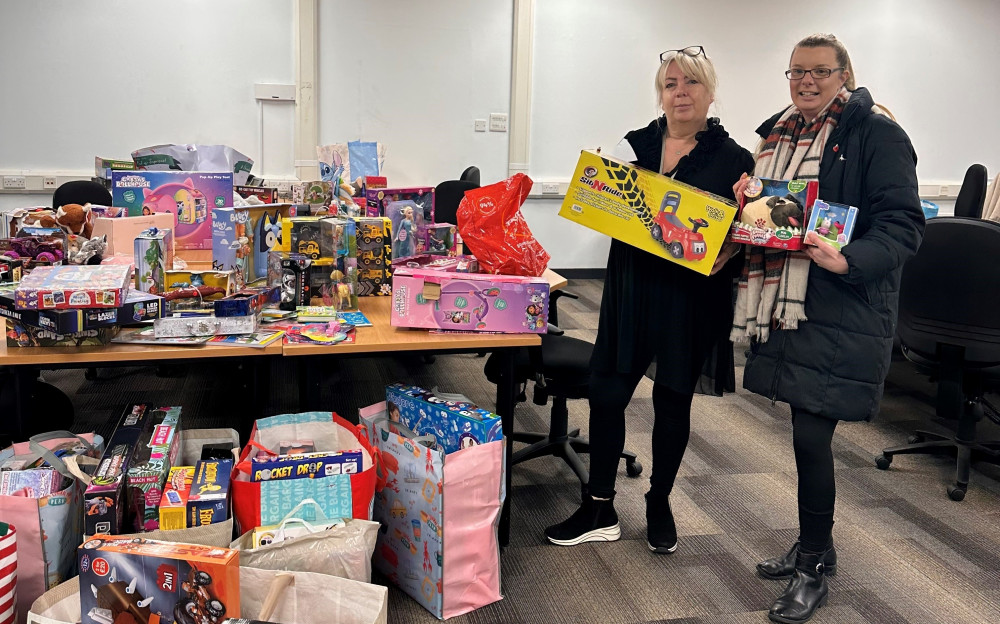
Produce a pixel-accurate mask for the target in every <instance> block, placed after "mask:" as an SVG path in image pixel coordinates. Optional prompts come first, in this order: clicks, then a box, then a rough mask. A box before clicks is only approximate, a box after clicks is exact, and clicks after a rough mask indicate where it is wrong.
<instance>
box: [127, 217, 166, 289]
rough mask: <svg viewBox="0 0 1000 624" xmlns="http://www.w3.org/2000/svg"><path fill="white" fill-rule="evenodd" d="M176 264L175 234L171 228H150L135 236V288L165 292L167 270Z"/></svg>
mask: <svg viewBox="0 0 1000 624" xmlns="http://www.w3.org/2000/svg"><path fill="white" fill-rule="evenodd" d="M173 266H174V235H173V232H171V231H170V230H169V229H166V230H160V229H157V228H150V229H148V230H143V231H142V232H140V233H139V235H138V236H136V237H135V289H136V290H138V291H141V292H147V293H151V294H154V295H159V294H161V293H163V291H164V289H165V284H164V279H165V277H166V273H165V272H166V270H167V269H169V268H172V267H173Z"/></svg>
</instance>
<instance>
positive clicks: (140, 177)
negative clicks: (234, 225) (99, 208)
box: [111, 171, 233, 249]
mask: <svg viewBox="0 0 1000 624" xmlns="http://www.w3.org/2000/svg"><path fill="white" fill-rule="evenodd" d="M111 200H112V205H114V206H124V207H128V211H129V215H131V216H139V215H143V214H152V213H170V214H171V215H172V218H173V221H174V222H173V224H172V225H167V226H166V227H169V228H172V229H173V231H174V244H175V245H176V246H177V249H211V248H212V210H213V209H214V208H231V207H232V205H233V174H232V173H230V172H224V173H203V172H198V171H112V172H111Z"/></svg>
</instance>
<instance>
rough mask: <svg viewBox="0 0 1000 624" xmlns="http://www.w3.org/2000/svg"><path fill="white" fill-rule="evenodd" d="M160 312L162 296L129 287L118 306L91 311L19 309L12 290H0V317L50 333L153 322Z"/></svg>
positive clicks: (66, 332) (69, 332) (71, 332)
mask: <svg viewBox="0 0 1000 624" xmlns="http://www.w3.org/2000/svg"><path fill="white" fill-rule="evenodd" d="M162 315H163V299H162V298H161V297H160V296H159V295H151V294H149V293H144V292H138V291H135V290H130V291H129V293H128V295H127V296H126V297H125V304H124V305H123V306H122V307H120V308H99V309H94V310H18V309H17V307H16V306H15V305H14V290H13V288H11V289H10V290H0V317H6V318H8V319H11V320H13V321H17V322H19V323H21V324H22V325H26V326H28V327H38V328H40V329H45V330H48V331H49V332H51V333H53V334H74V333H77V332H85V331H88V330H93V329H102V328H107V327H110V326H112V325H128V324H134V323H141V322H142V321H152V320H154V319H158V318H160V317H161V316H162Z"/></svg>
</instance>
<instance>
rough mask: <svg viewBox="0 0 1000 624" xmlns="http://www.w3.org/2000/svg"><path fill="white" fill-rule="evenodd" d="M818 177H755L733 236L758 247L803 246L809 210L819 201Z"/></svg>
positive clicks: (742, 204)
mask: <svg viewBox="0 0 1000 624" xmlns="http://www.w3.org/2000/svg"><path fill="white" fill-rule="evenodd" d="M818 191H819V182H817V181H816V180H809V181H806V180H769V179H767V178H757V177H751V178H750V180H749V182H748V183H747V186H746V190H745V191H744V192H743V197H740V198H739V199H740V204H741V208H740V212H739V216H737V218H736V220H735V221H733V231H732V239H733V241H735V242H737V243H747V244H749V245H757V246H758V247H774V248H777V249H788V250H797V249H802V239H803V237H804V236H805V225H806V222H807V221H806V220H807V219H808V212H809V210H811V209H812V206H813V202H815V201H816V194H817V192H818Z"/></svg>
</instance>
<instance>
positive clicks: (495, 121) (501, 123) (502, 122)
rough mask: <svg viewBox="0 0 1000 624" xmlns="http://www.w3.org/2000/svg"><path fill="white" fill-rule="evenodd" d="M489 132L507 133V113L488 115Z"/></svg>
mask: <svg viewBox="0 0 1000 624" xmlns="http://www.w3.org/2000/svg"><path fill="white" fill-rule="evenodd" d="M490 132H507V113H490Z"/></svg>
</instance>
